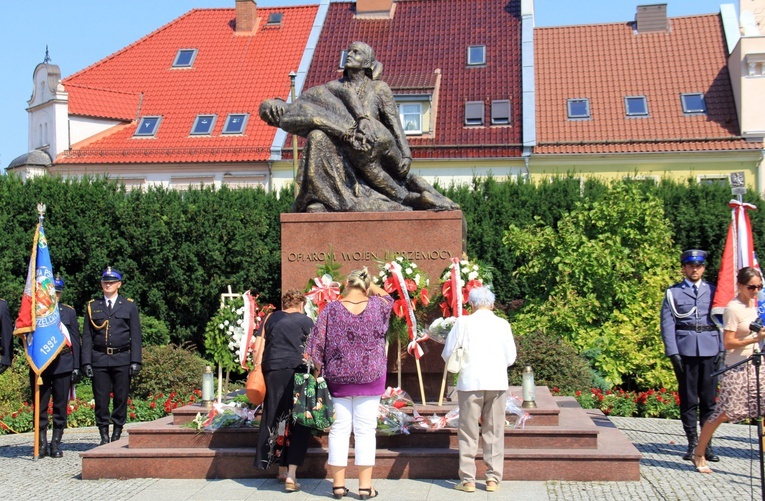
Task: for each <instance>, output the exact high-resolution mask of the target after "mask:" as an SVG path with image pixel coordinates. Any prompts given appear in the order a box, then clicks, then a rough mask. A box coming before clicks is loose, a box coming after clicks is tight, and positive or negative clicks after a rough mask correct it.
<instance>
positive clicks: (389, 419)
mask: <svg viewBox="0 0 765 501" xmlns="http://www.w3.org/2000/svg"><path fill="white" fill-rule="evenodd" d="M413 421H414V418H413V417H412V416H410V415H409V414H407V413H406V412H403V411H400V410H398V409H397V408H395V407H393V406H392V405H385V404H382V403H381V404H380V405H379V406H378V407H377V432H378V433H380V434H381V435H402V434H403V435H409V427H410V425H411V423H412V422H413Z"/></svg>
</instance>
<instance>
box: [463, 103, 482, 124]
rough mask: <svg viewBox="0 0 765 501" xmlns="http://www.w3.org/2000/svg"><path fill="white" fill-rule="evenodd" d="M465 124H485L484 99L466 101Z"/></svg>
mask: <svg viewBox="0 0 765 501" xmlns="http://www.w3.org/2000/svg"><path fill="white" fill-rule="evenodd" d="M465 125H483V101H468V102H466V103H465Z"/></svg>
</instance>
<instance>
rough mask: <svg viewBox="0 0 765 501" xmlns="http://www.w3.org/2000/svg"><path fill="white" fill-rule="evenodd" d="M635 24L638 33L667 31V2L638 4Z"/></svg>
mask: <svg viewBox="0 0 765 501" xmlns="http://www.w3.org/2000/svg"><path fill="white" fill-rule="evenodd" d="M635 25H636V30H637V32H638V33H648V32H651V31H667V29H668V28H669V24H668V23H667V4H665V3H658V4H654V5H638V8H637V14H635Z"/></svg>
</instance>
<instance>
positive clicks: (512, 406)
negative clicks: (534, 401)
mask: <svg viewBox="0 0 765 501" xmlns="http://www.w3.org/2000/svg"><path fill="white" fill-rule="evenodd" d="M521 405H523V401H522V400H521V399H520V398H518V397H516V396H515V395H512V394H510V395H508V396H507V401H506V403H505V416H506V417H505V426H507V427H510V428H525V427H526V421H528V420H529V419H531V414H529V413H528V412H527V411H525V410H523V408H522V407H521ZM507 414H510V416H507Z"/></svg>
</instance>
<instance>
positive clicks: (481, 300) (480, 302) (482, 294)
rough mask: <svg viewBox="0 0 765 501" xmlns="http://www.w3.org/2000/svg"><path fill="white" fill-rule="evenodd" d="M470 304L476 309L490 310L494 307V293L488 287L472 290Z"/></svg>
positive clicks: (469, 298)
mask: <svg viewBox="0 0 765 501" xmlns="http://www.w3.org/2000/svg"><path fill="white" fill-rule="evenodd" d="M468 302H469V303H470V304H472V305H473V307H475V308H480V307H482V306H483V307H486V308H490V307H492V306H493V305H494V293H493V292H492V291H491V290H489V288H488V287H476V288H474V289H471V290H470V294H469V295H468Z"/></svg>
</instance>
